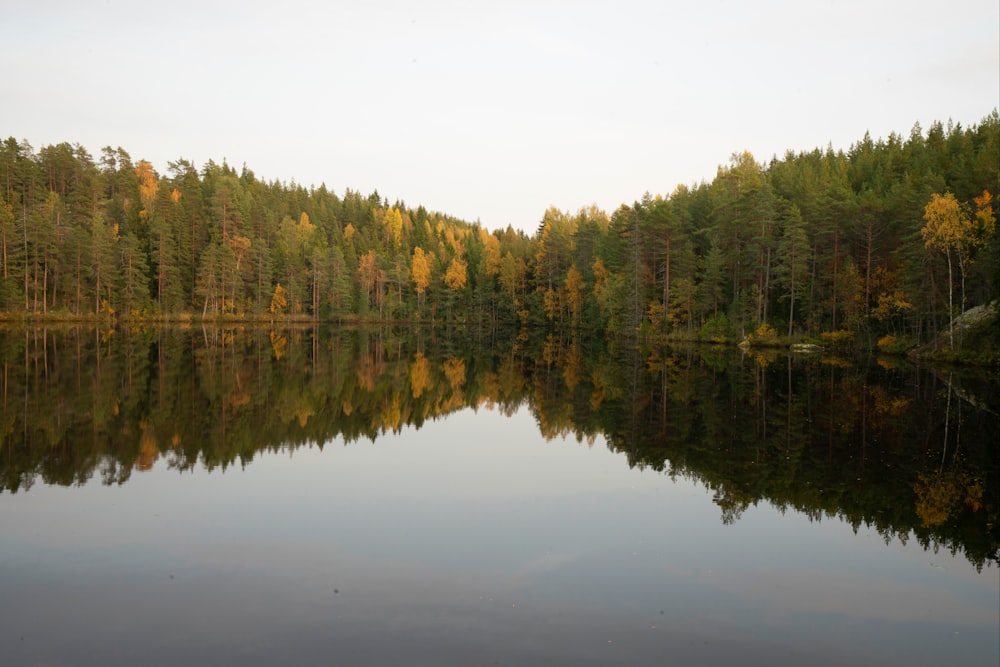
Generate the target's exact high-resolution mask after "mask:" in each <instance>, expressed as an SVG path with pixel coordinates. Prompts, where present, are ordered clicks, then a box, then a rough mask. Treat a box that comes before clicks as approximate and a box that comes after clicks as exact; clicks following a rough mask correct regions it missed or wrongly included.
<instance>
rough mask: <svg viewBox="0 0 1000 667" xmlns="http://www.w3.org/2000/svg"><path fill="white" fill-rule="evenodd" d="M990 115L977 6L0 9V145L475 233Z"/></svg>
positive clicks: (986, 11) (983, 15) (995, 41)
mask: <svg viewBox="0 0 1000 667" xmlns="http://www.w3.org/2000/svg"><path fill="white" fill-rule="evenodd" d="M998 106H1000V2H998V1H997V0H951V1H950V2H947V3H945V2H940V1H938V2H926V1H921V0H905V1H901V0H886V1H880V0H863V1H862V0H818V1H815V2H806V1H804V0H787V1H782V0H759V1H757V2H752V1H751V2H748V1H745V0H743V1H738V0H703V1H701V2H684V3H681V2H665V1H661V2H642V1H632V0H615V1H614V2H546V1H539V0H534V1H529V2H521V1H520V0H507V1H505V2H471V1H470V2H457V1H455V2H448V1H445V0H434V1H429V2H418V1H414V2H402V1H395V2H394V1H390V0H382V1H367V0H366V1H364V2H362V1H360V0H358V1H355V2H304V1H297V0H283V1H278V0H270V1H268V2H258V1H256V0H241V1H239V2H212V1H211V0H195V1H193V2H189V1H187V0H183V1H176V2H166V3H163V2H161V3H137V2H134V1H128V2H126V1H124V0H97V1H87V0H67V1H65V2H53V1H50V0H31V1H30V2H28V1H20V2H13V1H11V0H0V137H2V138H6V137H10V136H13V137H15V138H16V139H18V140H20V139H27V140H28V141H29V142H30V143H31V144H32V146H34V148H35V149H36V150H38V149H39V148H41V147H42V146H44V145H47V144H55V143H59V142H62V141H67V142H69V143H71V144H76V143H79V144H81V145H83V146H84V147H85V148H86V149H87V150H89V151H90V152H91V154H92V155H93V156H94V157H95V159H98V158H99V157H100V151H101V148H102V147H104V146H107V145H111V146H113V147H117V146H121V147H122V148H124V149H125V150H126V151H128V152H129V154H130V155H131V156H132V158H133V159H134V160H139V159H146V160H149V161H150V162H152V163H153V165H154V166H155V167H156V169H157V170H158V171H159V172H160V173H161V174H165V173H166V172H167V162H168V161H171V160H176V159H178V158H181V157H183V158H186V159H188V160H190V161H192V162H193V163H194V164H195V165H197V166H198V167H199V168H200V167H201V166H202V165H204V163H205V162H207V161H208V160H209V159H212V160H215V161H216V162H221V161H222V160H223V159H225V160H226V161H228V162H229V164H231V165H233V166H234V167H236V168H237V169H238V168H239V167H240V166H242V165H243V164H244V163H245V164H246V165H247V166H248V167H249V168H250V169H251V170H252V171H253V172H254V173H255V174H256V175H257V177H258V178H261V179H264V180H267V181H271V180H279V181H282V182H286V183H288V182H291V181H293V180H294V181H295V182H297V183H300V184H302V185H306V186H310V185H315V186H319V185H320V184H321V183H325V184H326V185H327V187H328V188H330V189H332V190H333V191H335V192H337V193H339V194H342V193H343V191H344V189H345V188H351V189H352V190H359V191H361V192H362V193H364V194H368V193H370V192H371V191H372V190H374V189H378V191H379V193H380V194H381V195H383V196H386V197H388V198H389V199H390V200H397V199H401V200H403V201H405V202H406V204H407V205H408V206H413V207H415V206H417V205H418V204H423V205H424V206H426V207H427V208H428V209H431V210H437V211H442V212H445V213H448V214H451V215H454V216H457V217H460V218H463V219H466V220H469V221H475V220H477V219H478V220H480V221H481V222H482V223H483V225H484V226H486V227H487V228H489V229H494V228H497V227H505V226H506V225H508V224H511V225H513V226H514V227H518V228H522V229H525V230H527V231H529V232H530V231H534V229H536V227H537V225H538V222H539V221H540V220H541V218H542V215H543V213H544V212H545V209H546V208H548V207H549V206H555V207H557V208H559V209H562V210H570V211H574V212H575V211H576V210H577V209H579V208H581V207H583V206H588V205H590V204H596V205H597V206H599V207H601V208H603V209H605V210H607V211H608V212H609V213H610V212H612V211H613V210H614V209H615V208H617V207H618V206H619V205H620V204H622V203H631V202H633V201H635V200H637V199H639V198H641V197H642V194H643V193H644V192H647V191H648V192H650V193H653V194H669V193H670V192H672V191H673V190H674V188H675V187H676V186H677V185H678V184H687V185H690V184H693V183H696V182H699V181H702V180H711V179H712V178H713V177H714V175H715V173H716V170H717V168H718V166H719V165H720V164H725V163H727V162H728V161H729V157H730V155H731V154H732V153H734V152H740V151H743V150H749V151H751V152H752V153H753V154H754V155H755V156H756V157H757V159H758V160H760V161H762V162H766V161H768V160H770V158H771V157H773V156H775V155H777V156H778V157H781V156H783V155H784V153H785V151H786V150H789V149H791V150H794V151H802V150H812V149H813V148H816V147H826V146H827V145H828V144H832V146H833V147H834V148H835V149H844V150H847V149H848V148H849V147H850V145H851V144H852V143H854V142H856V141H858V140H859V139H860V138H861V137H863V136H864V133H865V132H866V131H868V132H870V133H871V136H872V137H873V139H878V138H885V137H887V136H888V135H889V133H891V132H897V133H899V134H901V135H903V136H904V137H905V136H907V135H908V134H909V132H910V129H911V128H912V127H913V125H914V123H917V122H919V123H920V124H921V126H922V127H923V128H924V130H926V129H927V127H928V126H929V125H930V123H931V122H933V121H935V120H940V121H942V122H947V121H948V119H952V120H954V121H955V122H956V123H961V124H962V125H963V126H968V125H971V124H977V123H979V122H980V121H981V120H982V119H983V118H984V117H985V116H986V115H987V114H989V113H990V112H991V111H992V110H993V109H994V108H996V107H998Z"/></svg>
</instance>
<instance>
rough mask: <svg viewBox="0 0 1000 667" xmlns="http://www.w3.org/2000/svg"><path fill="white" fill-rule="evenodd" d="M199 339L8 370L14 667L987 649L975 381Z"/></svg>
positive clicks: (876, 659)
mask: <svg viewBox="0 0 1000 667" xmlns="http://www.w3.org/2000/svg"><path fill="white" fill-rule="evenodd" d="M196 333H197V335H195V336H193V337H191V336H188V335H186V334H176V336H177V338H176V339H174V338H172V336H174V335H175V334H174V333H170V334H163V333H162V332H160V333H157V334H156V336H154V337H152V338H149V337H147V338H142V337H139V338H137V339H133V340H131V341H130V343H131V345H126V344H122V343H121V342H119V341H117V340H115V339H114V338H113V337H112V339H111V340H104V341H103V342H101V339H100V338H97V339H96V340H95V342H94V343H93V347H92V348H91V352H89V353H88V352H87V349H88V345H90V343H89V341H90V335H89V334H87V337H86V339H84V338H82V337H81V339H80V341H81V342H80V345H79V346H74V345H72V344H70V342H71V341H72V337H71V336H70V338H65V337H62V336H63V334H60V336H61V337H60V338H59V339H58V344H57V345H55V346H53V349H44V350H43V349H41V348H39V347H37V346H35V345H34V343H33V342H31V341H30V339H29V342H28V343H25V344H24V345H23V347H18V348H16V354H11V355H10V356H8V359H7V363H6V364H5V372H6V375H5V384H4V388H5V389H6V390H7V391H6V392H5V396H6V400H5V401H4V403H3V406H4V411H3V416H4V418H5V419H6V420H7V421H6V423H7V424H8V430H7V436H6V439H5V440H4V448H3V450H0V456H2V457H3V458H4V460H5V463H4V466H5V467H4V468H3V479H5V480H7V481H6V482H5V485H6V489H7V492H6V493H4V494H3V495H0V525H2V526H3V530H2V533H0V590H2V591H3V595H2V597H0V639H2V640H3V643H4V646H5V647H6V648H5V653H6V654H7V657H6V658H5V662H8V661H9V662H8V664H105V665H106V664H134V663H137V662H142V663H146V664H164V665H167V664H178V663H182V662H187V663H190V664H210V663H211V664H275V663H278V662H286V663H287V662H292V663H296V664H398V663H406V664H428V665H432V664H433V665H439V664H463V665H465V664H518V665H524V664H539V665H543V664H544V665H552V664H556V665H558V664H566V665H569V664H573V665H579V664H595V665H597V664H611V663H614V664H678V665H683V664H760V665H764V664H768V665H775V664H778V665H780V664H788V665H791V664H829V665H839V664H845V663H848V662H856V663H859V664H885V665H940V664H950V665H983V664H996V662H997V659H998V658H1000V655H998V653H1000V630H998V627H1000V602H998V600H1000V581H998V580H1000V577H998V569H997V561H996V552H995V544H996V542H995V532H992V531H995V525H994V524H993V523H992V522H991V521H990V520H989V519H988V518H987V517H986V514H985V513H987V512H993V511H995V505H994V504H993V503H994V502H995V487H994V486H993V484H994V483H995V479H996V478H995V473H996V471H995V469H994V468H991V467H990V465H991V463H990V462H991V461H992V462H994V463H995V461H996V449H995V444H994V445H990V444H989V443H988V442H986V441H985V440H986V438H984V437H983V434H984V433H988V430H989V429H990V428H993V427H995V426H996V421H995V416H991V413H990V412H989V411H988V410H987V411H986V412H982V411H980V412H976V410H977V409H976V408H975V407H974V405H973V404H974V403H975V402H977V399H976V398H975V394H974V392H975V390H976V387H977V386H978V385H977V384H976V382H975V381H974V380H969V381H967V382H965V383H964V384H962V385H961V386H959V385H958V381H957V380H956V379H955V378H951V384H946V383H944V380H943V379H937V380H935V376H933V375H922V374H921V373H922V372H920V371H916V370H914V369H906V368H903V369H899V368H896V369H888V368H885V367H876V368H875V370H874V371H864V370H857V369H856V367H854V366H850V367H845V366H843V365H837V364H832V363H826V364H821V363H819V362H818V361H817V360H813V361H804V360H793V359H785V360H782V359H774V360H770V361H768V360H763V362H765V363H763V365H761V363H762V361H761V360H757V361H754V360H752V359H751V360H743V361H740V360H739V359H737V360H732V359H730V360H728V361H727V362H726V363H725V364H723V365H721V366H719V365H716V361H717V360H712V359H706V358H704V357H699V356H697V355H695V356H690V355H688V354H686V353H685V354H681V355H679V356H670V355H664V354H663V353H655V354H652V355H651V356H650V355H649V354H647V353H643V354H644V355H645V356H642V357H641V358H640V360H641V362H642V363H641V364H638V370H637V371H636V370H635V365H633V366H629V364H628V363H627V362H628V358H626V359H625V362H626V363H624V364H623V363H620V360H619V362H618V363H615V364H613V365H609V364H608V363H606V361H601V359H605V360H606V359H608V358H610V357H607V356H605V355H589V354H581V355H580V357H581V359H580V360H578V361H577V362H574V361H573V359H572V357H573V354H574V353H573V352H571V351H568V349H569V348H564V349H563V350H562V351H558V350H557V351H556V352H553V351H552V349H551V348H548V349H547V351H546V350H541V354H539V355H538V356H537V357H536V356H534V355H533V354H531V353H530V344H529V343H523V346H524V347H523V349H513V348H501V349H497V348H496V346H495V345H494V344H488V345H487V346H486V348H484V349H476V350H472V349H470V350H468V351H467V352H466V354H465V355H463V354H462V353H459V352H457V349H458V348H452V347H450V346H449V342H448V341H447V340H438V339H435V340H433V341H432V340H430V339H429V338H428V339H427V340H423V341H419V340H418V341H413V340H411V339H410V338H409V337H407V336H403V335H400V336H399V337H398V338H390V339H388V340H387V339H386V338H382V339H381V340H379V338H378V336H375V337H374V338H372V337H371V335H369V334H364V335H362V336H361V337H360V338H358V337H357V336H358V334H352V335H351V336H350V337H349V338H347V339H338V338H337V337H336V336H333V337H327V336H326V335H323V336H319V337H318V338H316V339H313V338H312V336H311V335H308V334H306V335H302V336H300V337H298V338H296V335H295V334H288V335H287V336H285V338H284V342H282V335H281V334H279V335H278V336H277V337H275V336H272V335H258V337H257V338H256V339H254V338H253V337H252V336H251V337H250V338H249V339H244V338H243V334H239V335H234V336H233V337H232V338H223V337H220V338H216V339H213V338H212V337H211V336H210V335H206V336H202V335H201V332H196ZM164 335H166V336H168V337H171V338H169V340H165V339H164V338H162V337H161V336H164ZM46 336H48V334H46ZM119 336H121V335H120V334H119ZM105 339H107V336H105ZM112 341H114V342H112ZM276 341H277V342H276ZM393 342H395V345H394V344H393ZM11 344H13V343H11ZM17 344H18V345H21V344H22V343H21V338H20V337H18V338H17ZM47 345H48V344H47ZM171 345H173V346H176V347H170V346H171ZM81 350H82V351H81ZM167 350H169V353H168V352H167ZM42 354H44V358H42V357H41V355H42ZM546 354H548V355H549V359H548V360H546V358H545V357H546ZM98 359H100V364H101V368H100V370H99V371H98V369H97V364H98ZM635 359H636V358H632V360H633V361H635ZM78 362H79V363H78ZM425 362H426V363H425ZM514 362H516V363H514ZM574 363H579V364H580V367H579V368H578V369H574V368H573V364H574ZM602 364H603V365H602ZM512 368H516V369H517V373H513V371H512ZM831 371H832V375H831ZM873 373H874V376H873ZM870 376H872V377H875V379H876V380H882V381H883V382H882V383H879V382H869V380H870V379H871V378H870ZM831 377H832V378H833V384H834V386H835V387H836V388H841V387H844V386H855V385H854V384H851V383H854V382H856V381H857V380H858V379H859V378H861V379H864V380H865V381H864V382H862V383H861V384H859V385H857V386H858V387H861V391H862V392H863V393H862V395H863V396H867V397H869V398H870V399H871V402H870V405H868V406H867V407H865V408H864V412H865V414H866V416H867V414H868V413H871V419H867V420H863V423H862V422H858V421H857V416H858V415H859V414H861V412H860V411H861V410H862V407H858V406H860V405H861V403H863V402H865V401H861V400H859V397H858V396H854V397H853V398H850V397H844V396H841V398H842V399H843V400H844V401H847V402H848V403H849V404H851V405H854V406H855V408H854V411H853V412H852V411H851V410H850V409H848V408H845V407H844V406H842V405H840V404H835V403H831V402H828V401H824V400H821V399H822V397H823V396H824V395H825V394H824V393H823V392H824V391H825V390H826V389H827V388H828V386H827V381H828V380H829V379H830V378H831ZM167 378H169V380H167ZM818 379H822V380H823V382H819V381H818ZM845 382H846V383H847V384H845ZM931 384H933V387H930V386H929V385H931ZM74 385H76V386H79V387H80V388H81V390H82V391H80V392H79V393H74V392H72V391H70V389H69V388H70V387H73V386H74ZM685 387H687V388H688V389H685ZM664 388H666V389H664ZM692 388H697V391H695V390H694V389H692ZM789 389H791V390H792V391H789ZM664 391H666V394H665V393H664ZM629 392H632V393H629ZM880 392H881V393H880ZM959 392H961V393H962V394H964V395H965V397H966V398H962V397H961V396H959ZM836 393H837V394H838V395H840V394H841V393H842V392H839V391H838V392H836ZM876 399H878V400H876ZM865 400H867V399H865ZM345 401H348V403H349V405H348V404H345ZM36 403H37V405H36ZM959 404H962V405H963V407H962V410H963V412H961V416H959V409H958V406H959ZM46 406H47V409H45V408H46ZM893 406H895V407H893ZM929 406H933V407H929ZM986 407H987V408H988V407H989V406H986ZM35 409H37V410H38V412H34V410H35ZM939 409H946V410H947V414H943V413H942V414H940V415H938V414H937V412H938V411H939ZM893 410H895V411H896V412H898V413H899V414H896V415H895V416H894V417H893V419H892V420H889V417H890V416H892V415H891V413H892V411H893ZM43 412H44V414H46V415H48V418H47V419H45V420H42V419H41V418H36V415H40V414H42V413H43ZM716 412H718V413H719V414H724V415H731V416H730V417H728V418H726V419H721V420H716V421H713V419H714V418H713V417H711V415H713V414H715V413H716ZM331 413H336V414H331ZM928 413H930V414H931V419H932V422H933V427H932V429H931V431H932V435H933V441H934V447H933V448H928V447H926V446H924V445H923V444H922V443H918V444H917V445H916V446H915V445H914V444H913V443H912V440H913V437H912V436H911V435H910V433H911V431H910V428H911V427H909V426H907V425H906V420H909V421H910V422H912V421H913V420H914V419H915V417H916V416H918V415H919V416H920V417H924V416H926V415H927V414H928ZM830 415H833V417H830ZM944 417H947V421H948V427H949V428H948V432H949V438H951V440H949V441H947V443H948V444H947V446H944V445H945V442H946V441H945V440H943V439H942V440H940V441H939V438H938V436H939V435H943V433H944V431H943V426H944V419H943V418H944ZM588 420H589V421H588ZM887 420H888V421H887ZM900 420H902V421H900ZM734 422H735V423H734ZM890 422H891V423H890ZM957 424H962V428H964V432H963V434H962V435H961V436H959V437H958V438H956V435H955V431H956V428H957ZM723 425H727V426H723ZM279 426H281V428H279ZM831 426H834V427H835V428H831ZM862 429H863V430H864V434H862V433H861V430H862ZM920 429H923V425H921V426H920ZM914 432H919V431H914ZM279 433H283V434H284V435H282V436H276V434H279ZM276 437H277V438H278V440H277V441H276ZM928 439H929V440H930V436H928ZM906 443H909V445H907V444H906ZM938 445H942V446H938ZM991 447H992V448H991ZM862 450H864V452H863V454H862ZM942 453H943V456H942ZM991 457H992V458H991ZM983 461H986V464H983V463H982V462H983ZM904 463H905V465H904ZM984 465H985V467H984ZM894 469H902V471H901V475H900V477H901V479H895V478H893V477H892V474H893V472H892V471H893V470H894ZM820 482H822V485H823V487H824V488H823V489H819V490H817V491H816V492H815V493H813V492H812V491H810V489H812V488H813V487H814V486H817V485H819V484H820ZM977 494H978V495H977ZM897 496H898V497H897ZM902 496H905V498H903V497H902ZM823 503H826V504H825V505H824V504H823ZM904 503H905V506H902V505H903V504H904ZM977 504H978V506H977ZM897 505H900V506H899V507H897ZM886 515H891V516H889V518H885V519H880V518H879V517H881V516H886ZM991 516H994V515H991ZM907 517H908V518H907Z"/></svg>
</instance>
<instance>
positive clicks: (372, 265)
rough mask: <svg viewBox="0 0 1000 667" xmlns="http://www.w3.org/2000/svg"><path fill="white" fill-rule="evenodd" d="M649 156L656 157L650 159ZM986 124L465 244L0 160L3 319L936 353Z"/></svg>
mask: <svg viewBox="0 0 1000 667" xmlns="http://www.w3.org/2000/svg"><path fill="white" fill-rule="evenodd" d="M665 158H668V156H665ZM997 192H1000V115H998V113H997V111H996V110H993V112H992V113H990V114H989V115H987V116H986V117H984V118H983V119H982V121H981V122H979V123H978V124H976V125H972V126H970V127H962V126H961V125H959V124H956V123H952V122H950V121H949V122H948V123H947V124H943V123H941V122H934V123H933V124H932V125H931V126H930V127H929V128H928V129H927V130H926V131H924V130H923V128H921V127H920V126H919V124H918V125H915V126H914V127H913V128H912V129H911V131H910V133H909V135H908V136H906V137H904V136H902V135H899V134H896V133H892V134H890V135H889V137H888V138H885V139H877V140H873V139H872V138H871V137H870V136H869V135H867V134H866V135H865V136H864V137H863V138H862V139H860V140H859V141H857V142H856V143H854V144H853V145H852V146H850V147H849V148H848V149H847V150H846V151H844V150H835V149H834V148H833V147H832V146H831V147H827V148H826V149H819V148H817V149H815V150H812V151H809V152H798V153H796V152H792V151H789V152H787V153H786V154H785V155H784V156H782V157H780V158H779V157H777V156H775V157H773V158H772V159H771V160H770V161H769V162H766V163H765V162H761V161H759V160H758V159H757V158H756V157H755V156H753V155H751V154H750V153H748V152H742V153H734V154H733V155H732V156H731V158H730V160H729V162H728V163H727V164H725V165H722V166H720V167H719V169H718V172H717V174H716V176H715V178H714V179H713V180H712V181H711V182H701V183H698V184H694V185H691V186H684V185H680V186H677V187H676V188H675V189H674V190H673V191H672V192H670V193H669V194H658V195H653V194H649V193H646V194H644V195H642V196H641V197H640V199H639V200H637V201H635V202H633V203H632V204H631V205H629V204H622V205H621V206H620V207H619V208H618V209H617V210H615V211H612V212H610V213H608V212H606V211H603V210H600V209H598V208H597V207H595V206H590V207H583V208H581V209H579V210H578V211H576V212H571V211H560V210H557V209H555V208H550V209H549V210H547V211H544V212H543V213H542V215H541V217H540V220H539V223H538V227H537V229H536V230H535V231H534V233H532V234H528V233H526V232H523V231H519V230H516V229H514V228H512V227H511V226H508V227H507V228H506V229H498V230H495V231H489V230H487V229H485V228H484V227H483V226H482V225H481V224H479V223H478V222H469V221H465V220H460V219H457V218H455V217H452V216H449V215H447V214H444V213H440V212H433V211H428V210H426V209H425V208H424V207H422V206H418V207H416V208H412V207H409V206H407V205H406V204H405V203H404V202H402V201H394V202H390V201H389V199H388V198H387V197H383V196H382V195H381V194H379V193H378V192H377V191H376V192H373V193H371V194H369V195H365V194H362V193H360V192H355V191H352V190H350V189H347V190H345V191H344V192H343V194H342V195H338V194H336V193H335V192H333V191H331V190H329V189H328V188H327V187H326V186H325V185H320V186H319V187H315V186H310V187H305V186H303V185H300V184H297V183H295V182H294V181H292V182H288V183H285V182H278V181H272V182H264V181H262V180H260V179H258V178H257V177H255V175H254V173H253V172H252V171H251V170H250V169H249V168H248V167H247V166H246V165H244V166H243V167H242V168H241V169H238V170H237V169H235V168H233V167H232V166H230V165H228V164H226V163H225V162H223V163H222V164H218V163H216V162H214V161H211V160H210V161H209V162H208V163H206V164H205V165H203V166H202V167H201V168H200V169H199V168H197V167H196V166H195V165H194V164H192V163H191V162H190V161H188V160H185V159H183V158H180V159H178V160H177V161H175V162H170V163H169V165H168V170H167V173H166V174H160V173H157V171H156V170H155V169H154V167H153V165H151V164H150V163H149V162H147V161H145V160H142V159H140V160H133V158H132V157H131V156H130V155H129V153H127V152H126V151H125V150H124V149H122V148H112V147H110V146H108V147H105V148H103V149H102V150H101V154H100V156H98V157H96V158H95V157H94V156H93V155H91V154H90V153H89V152H88V151H87V150H86V149H85V148H84V147H82V146H81V145H79V144H70V143H60V144H58V145H50V146H44V147H42V148H40V149H38V150H35V149H34V148H33V147H32V146H31V144H30V143H28V141H26V140H21V141H18V140H16V139H14V138H9V139H7V140H6V141H4V142H3V143H2V144H0V245H2V248H0V263H2V267H0V313H3V315H2V316H3V318H4V319H8V320H32V319H35V320H38V319H47V320H60V319H66V320H77V319H84V320H85V319H105V318H107V319H114V320H146V321H155V320H164V321H172V320H191V319H208V320H223V321H225V320H233V321H240V320H264V321H274V320H294V319H304V320H313V321H324V322H334V321H341V322H345V321H346V322H350V321H382V322H407V321H412V322H415V321H420V322H425V323H432V324H444V325H462V326H468V327H485V328H488V329H490V330H493V331H496V330H498V329H500V328H510V329H511V330H514V329H515V328H519V329H520V330H522V331H523V330H528V329H543V330H550V331H560V332H566V334H565V335H568V334H569V332H573V331H576V330H584V331H592V332H597V333H601V334H604V335H609V336H612V337H615V336H627V337H646V338H651V339H655V338H665V339H669V338H686V339H689V340H714V341H719V342H721V341H737V340H741V339H743V340H750V341H753V340H756V341H758V342H760V341H767V340H768V339H774V338H777V337H779V336H780V337H785V336H787V337H789V338H792V339H795V338H799V339H801V338H808V337H814V338H817V339H819V337H821V336H826V337H827V339H828V340H837V339H841V340H843V339H846V340H853V341H856V342H857V343H859V344H865V345H867V346H868V347H873V346H874V345H875V344H876V342H877V343H878V344H879V345H881V346H883V347H885V348H891V347H892V346H893V345H895V346H902V347H912V346H914V345H918V344H927V343H932V342H933V343H935V344H936V345H937V344H940V345H941V346H947V347H955V346H956V345H958V344H959V342H960V341H959V340H956V338H955V333H954V327H953V320H954V318H955V317H956V316H957V315H958V314H960V313H962V312H964V311H965V310H966V309H968V308H970V307H972V306H975V305H980V304H985V303H989V302H990V301H991V300H993V299H995V298H996V297H997V295H998V291H1000V240H998V238H997V229H996V216H995V213H994V209H993V203H992V198H993V195H994V194H995V193H997Z"/></svg>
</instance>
